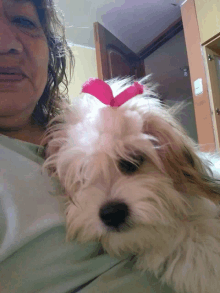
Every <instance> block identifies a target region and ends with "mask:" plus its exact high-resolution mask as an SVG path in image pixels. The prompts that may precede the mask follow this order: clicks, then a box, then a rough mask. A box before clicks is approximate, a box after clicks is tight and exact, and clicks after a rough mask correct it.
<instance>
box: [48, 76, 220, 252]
mask: <svg viewBox="0 0 220 293" xmlns="http://www.w3.org/2000/svg"><path fill="white" fill-rule="evenodd" d="M123 86H124V85H123ZM123 86H122V82H121V81H120V82H117V81H116V82H115V83H113V84H112V88H113V92H115V91H117V92H118V91H119V92H120V90H122V89H123ZM149 95H150V96H151V95H152V93H150V92H149V90H148V91H146V92H145V93H144V94H142V95H138V96H136V97H134V98H132V99H131V100H129V101H127V102H126V103H125V104H123V105H122V106H120V107H118V108H112V107H110V106H106V105H103V104H102V103H101V102H99V101H98V100H96V98H94V97H92V96H90V95H87V94H86V95H84V96H83V97H82V98H81V99H79V100H78V101H77V102H76V103H75V105H74V106H73V107H72V109H71V110H68V113H67V114H66V116H65V122H64V123H59V125H58V126H56V127H57V128H56V129H55V130H56V131H54V137H53V132H50V139H49V141H48V148H49V152H50V149H52V150H54V149H56V151H55V152H54V151H52V152H53V154H51V156H50V157H49V158H48V159H47V161H46V163H45V164H46V166H47V167H49V168H53V169H54V170H55V174H56V175H57V176H58V177H59V178H60V180H61V183H62V184H63V186H64V187H65V189H66V192H67V194H68V197H69V201H68V206H67V228H68V236H69V238H72V237H77V239H78V240H79V241H94V240H101V241H102V243H103V245H104V247H105V248H106V249H107V250H109V251H114V253H116V254H120V253H121V251H132V252H134V253H138V252H140V250H141V247H142V246H143V245H145V247H146V246H148V247H150V246H151V245H152V241H154V242H156V241H160V238H158V239H157V240H156V238H157V237H159V236H160V237H161V233H162V231H165V230H166V229H168V230H170V229H173V231H176V230H177V229H178V228H179V223H180V222H181V221H184V219H186V218H187V216H188V215H189V210H190V209H191V206H190V196H197V195H198V194H196V192H198V191H200V193H199V195H202V196H206V197H209V198H211V199H215V198H216V196H217V195H216V194H217V193H218V192H217V191H216V190H215V189H214V187H213V188H212V189H210V186H211V185H212V184H213V186H214V183H212V182H211V183H210V180H208V179H207V178H209V174H208V171H207V168H206V166H205V165H204V164H203V162H202V161H201V160H200V159H199V157H198V156H197V154H196V146H195V144H194V143H193V141H192V140H191V139H190V138H189V137H188V136H187V134H186V132H185V131H184V130H183V128H182V127H181V126H180V124H179V123H178V122H177V121H176V120H175V118H174V116H173V114H172V111H173V110H172V109H171V110H170V109H168V108H166V107H165V106H163V105H161V103H160V101H159V100H158V99H157V98H152V97H150V96H149ZM193 190H194V191H193ZM146 228H147V229H146ZM146 231H148V232H147V233H146ZM119 232H120V233H119ZM144 235H145V236H144ZM169 241H170V239H169ZM143 243H145V244H143Z"/></svg>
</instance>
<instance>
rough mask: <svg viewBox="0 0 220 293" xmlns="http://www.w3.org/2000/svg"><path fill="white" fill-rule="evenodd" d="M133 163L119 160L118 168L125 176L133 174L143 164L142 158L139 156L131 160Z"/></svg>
mask: <svg viewBox="0 0 220 293" xmlns="http://www.w3.org/2000/svg"><path fill="white" fill-rule="evenodd" d="M132 159H133V160H134V162H130V161H126V160H124V159H121V160H119V162H118V167H119V169H120V171H121V172H122V173H124V174H126V175H130V174H133V173H135V172H136V171H137V170H138V169H139V168H140V166H141V165H142V164H143V162H144V157H143V156H141V155H139V156H135V157H133V158H132Z"/></svg>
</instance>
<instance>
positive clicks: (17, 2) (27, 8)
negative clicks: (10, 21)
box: [0, 0, 38, 16]
mask: <svg viewBox="0 0 220 293" xmlns="http://www.w3.org/2000/svg"><path fill="white" fill-rule="evenodd" d="M2 1H3V7H4V10H5V11H6V12H7V13H10V12H12V13H14V12H16V11H17V12H21V13H25V14H26V13H27V14H28V15H32V16H38V15H37V11H36V7H35V5H34V3H33V1H31V0H2ZM0 2H1V0H0Z"/></svg>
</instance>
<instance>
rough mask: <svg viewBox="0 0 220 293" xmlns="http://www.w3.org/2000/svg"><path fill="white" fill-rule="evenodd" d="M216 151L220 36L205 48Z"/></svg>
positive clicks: (219, 110)
mask: <svg viewBox="0 0 220 293" xmlns="http://www.w3.org/2000/svg"><path fill="white" fill-rule="evenodd" d="M203 51H204V57H205V65H206V76H207V80H208V88H209V98H210V106H211V111H212V120H213V126H214V133H215V142H216V149H217V150H218V151H219V150H220V36H219V37H217V38H216V39H214V40H212V41H211V42H209V43H207V44H206V45H205V46H203Z"/></svg>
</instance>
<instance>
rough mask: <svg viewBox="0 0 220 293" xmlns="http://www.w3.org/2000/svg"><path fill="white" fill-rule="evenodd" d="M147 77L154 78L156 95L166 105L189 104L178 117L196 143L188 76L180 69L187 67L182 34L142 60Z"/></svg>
mask: <svg viewBox="0 0 220 293" xmlns="http://www.w3.org/2000/svg"><path fill="white" fill-rule="evenodd" d="M144 63H145V72H146V74H151V73H152V74H153V75H152V81H153V82H156V83H158V84H159V85H160V86H159V87H158V92H159V93H160V95H161V97H162V98H163V100H164V102H165V104H167V105H169V106H172V105H173V104H175V103H176V102H177V103H178V102H182V101H186V102H187V103H188V102H190V103H189V104H188V105H187V106H186V107H185V108H184V109H183V110H182V112H181V113H179V114H178V115H177V118H178V119H179V120H180V122H181V124H182V125H183V127H184V128H185V129H186V131H187V133H188V134H189V136H190V137H192V138H193V139H194V140H195V141H198V140H197V130H196V122H195V114H194V105H193V98H192V89H191V82H190V76H188V77H184V75H183V72H182V71H181V70H180V68H182V67H184V66H187V65H188V59H187V52H186V44H185V38H184V33H183V31H182V32H180V33H178V34H177V35H176V36H174V37H173V38H172V39H170V40H169V41H168V42H166V43H165V44H164V45H163V46H161V47H160V48H159V49H157V50H156V51H155V52H154V53H153V54H151V55H150V56H148V57H147V58H146V59H145V60H144Z"/></svg>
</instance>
